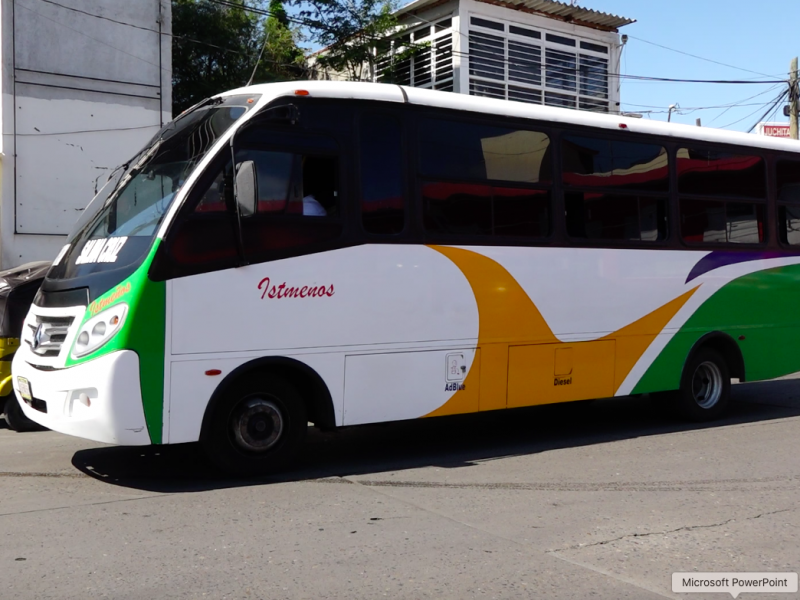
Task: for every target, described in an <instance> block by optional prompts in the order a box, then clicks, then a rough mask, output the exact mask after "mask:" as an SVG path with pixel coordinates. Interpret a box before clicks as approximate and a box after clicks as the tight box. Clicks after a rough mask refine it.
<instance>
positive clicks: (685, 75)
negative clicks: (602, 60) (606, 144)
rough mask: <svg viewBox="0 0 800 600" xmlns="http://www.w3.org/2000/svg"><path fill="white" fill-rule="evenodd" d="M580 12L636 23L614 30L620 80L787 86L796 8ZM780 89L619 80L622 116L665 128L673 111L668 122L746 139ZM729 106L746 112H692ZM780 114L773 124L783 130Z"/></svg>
mask: <svg viewBox="0 0 800 600" xmlns="http://www.w3.org/2000/svg"><path fill="white" fill-rule="evenodd" d="M578 4H579V5H580V6H583V7H585V8H591V9H594V10H598V11H602V12H606V13H612V14H616V15H620V16H624V17H628V18H631V19H636V21H637V22H636V23H633V24H631V25H626V26H625V27H622V28H620V33H626V34H628V36H629V40H628V43H627V46H626V47H625V49H624V51H623V58H622V69H621V72H622V73H623V74H625V75H645V76H650V77H669V78H680V79H725V80H729V79H736V80H755V81H758V80H765V79H786V78H787V77H788V72H789V62H790V60H791V59H792V58H793V57H795V56H798V55H799V54H800V0H757V1H753V0H749V1H745V0H670V1H660V0H579V1H578ZM647 42H650V43H647ZM652 44H660V45H662V46H667V47H669V48H673V49H676V50H680V51H682V52H686V53H689V54H695V55H697V56H701V57H703V58H706V59H709V60H713V61H717V62H720V63H725V64H728V65H732V66H735V67H738V69H735V68H730V67H725V66H722V65H719V64H714V63H711V62H706V61H704V60H699V59H697V58H692V57H689V56H685V55H682V54H679V53H676V52H672V51H670V50H666V49H664V48H659V47H657V46H654V45H652ZM740 69H745V70H740ZM749 71H752V72H749ZM767 76H768V77H767ZM770 88H773V89H770ZM784 89H786V86H785V85H780V86H775V84H766V85H764V84H761V85H721V84H698V83H663V82H652V81H632V80H623V83H622V92H621V98H622V108H623V110H625V111H630V112H643V111H655V112H652V113H649V114H645V116H644V118H652V119H656V120H663V121H666V119H667V112H666V111H667V108H668V107H669V105H670V104H676V103H677V104H678V105H679V106H680V107H681V110H680V111H679V113H678V114H675V113H673V115H672V121H673V122H680V123H689V124H692V125H693V124H694V123H695V119H696V118H698V117H699V118H701V119H702V124H703V126H709V127H725V128H727V129H731V130H735V131H747V130H748V129H749V128H750V127H751V126H752V125H753V124H754V123H756V122H757V121H758V119H759V117H761V115H762V114H763V113H764V112H765V111H766V110H767V107H768V106H769V104H771V103H772V101H774V100H775V98H776V97H777V96H778V94H779V93H780V92H781V91H782V90H784ZM757 94H760V95H758V96H756V95H757ZM752 96H756V97H754V98H752ZM730 104H740V105H747V106H737V107H734V108H730V109H726V108H710V109H708V110H693V109H697V108H701V107H718V106H722V105H730ZM782 106H783V105H781V106H780V107H779V109H778V111H777V112H776V113H775V115H774V117H773V118H772V119H770V120H771V121H777V122H788V118H786V117H784V116H783V110H782ZM736 121H738V122H736Z"/></svg>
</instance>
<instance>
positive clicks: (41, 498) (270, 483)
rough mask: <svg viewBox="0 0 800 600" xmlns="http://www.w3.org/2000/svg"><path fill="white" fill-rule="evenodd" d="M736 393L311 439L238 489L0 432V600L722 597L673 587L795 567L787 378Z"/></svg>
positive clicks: (794, 389)
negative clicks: (674, 409)
mask: <svg viewBox="0 0 800 600" xmlns="http://www.w3.org/2000/svg"><path fill="white" fill-rule="evenodd" d="M733 396H734V400H735V403H734V405H733V407H732V410H731V412H730V415H729V416H728V417H727V418H726V419H724V420H722V421H720V422H716V423H713V424H705V425H688V424H686V423H682V422H679V421H675V420H673V419H671V418H670V417H668V416H665V415H663V414H661V413H660V412H659V411H658V410H657V409H656V408H655V407H654V406H653V405H652V404H651V403H650V402H649V401H648V400H647V399H646V398H625V399H614V400H605V401H597V402H592V403H578V404H575V405H560V406H546V407H538V408H533V409H525V410H518V411H513V412H499V413H491V414H483V415H470V416H465V417H452V418H440V419H429V420H424V421H413V422H403V423H393V424H389V425H380V426H365V427H357V428H350V429H345V430H342V431H339V432H331V433H322V432H319V431H317V430H311V432H310V435H309V443H308V444H307V446H306V448H305V450H304V452H303V454H302V456H301V457H300V459H299V460H298V463H297V464H296V465H295V467H294V468H293V469H291V470H288V471H286V472H285V473H282V474H280V475H277V476H272V477H269V478H260V479H251V480H241V479H230V478H226V477H224V476H221V475H219V474H217V473H214V472H213V471H211V470H210V469H209V468H208V467H207V466H206V464H205V462H204V461H203V460H202V458H201V457H200V455H199V451H198V449H197V448H196V447H195V446H194V445H191V444H189V445H180V446H168V447H148V448H120V447H111V446H105V445H103V444H97V443H94V442H88V441H85V440H80V439H76V438H71V437H68V436H64V435H61V434H57V433H54V432H49V431H45V432H34V433H24V434H18V433H14V432H12V431H9V430H7V429H5V428H4V423H3V422H2V420H0V598H2V599H3V600H5V599H17V598H20V599H28V598H31V599H37V600H39V599H50V598H53V599H67V598H68V599H73V598H74V599H81V600H86V599H93V598H109V599H115V600H116V599H121V600H122V599H130V600H134V599H135V600H140V599H141V600H145V599H147V600H152V599H160V598H187V599H195V598H231V599H238V598H243V599H245V598H246V599H257V598H263V599H283V598H287V599H301V598H303V599H304V598H308V599H317V598H342V599H362V598H363V599H370V600H372V599H375V598H400V599H409V600H416V599H427V598H447V599H450V598H452V599H472V598H482V599H484V598H485V599H490V598H498V599H504V598H537V599H538V598H545V599H547V598H554V599H575V600H584V599H590V598H596V599H603V600H604V599H608V600H616V599H626V598H630V599H643V600H648V599H656V598H689V599H691V600H695V599H696V600H702V599H704V598H729V597H730V595H728V594H721V593H714V594H710V593H709V594H675V593H673V592H672V591H671V575H672V573H673V572H677V571H683V572H713V571H721V572H722V571H734V572H739V571H744V572H748V571H749V572H764V571H767V572H798V571H799V570H800V497H799V496H798V490H799V489H800V379H796V378H793V377H790V378H787V379H784V380H779V381H772V382H763V383H752V384H741V385H736V386H734V387H733ZM793 597H794V598H797V597H800V595H798V594H777V593H774V594H769V593H767V594H753V593H744V594H742V595H741V596H740V598H743V599H749V598H753V599H773V598H774V599H777V600H789V599H791V598H793Z"/></svg>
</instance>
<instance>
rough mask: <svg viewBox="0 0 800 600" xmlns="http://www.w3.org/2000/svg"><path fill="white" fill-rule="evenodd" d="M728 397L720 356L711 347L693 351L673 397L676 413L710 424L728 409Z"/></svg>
mask: <svg viewBox="0 0 800 600" xmlns="http://www.w3.org/2000/svg"><path fill="white" fill-rule="evenodd" d="M730 396H731V376H730V371H729V370H728V365H727V364H726V363H725V359H724V358H722V355H721V354H720V353H719V352H717V351H716V350H713V349H711V348H701V349H699V350H698V351H696V352H693V353H692V355H691V356H690V357H689V360H688V361H686V365H685V366H684V368H683V375H682V376H681V389H680V390H679V391H678V392H677V393H676V394H675V396H674V398H675V408H676V409H677V411H678V414H679V415H680V416H681V417H683V418H684V419H687V420H689V421H697V422H701V421H713V420H715V419H718V418H720V417H721V416H722V415H723V414H724V413H725V411H726V410H727V409H728V405H729V404H730Z"/></svg>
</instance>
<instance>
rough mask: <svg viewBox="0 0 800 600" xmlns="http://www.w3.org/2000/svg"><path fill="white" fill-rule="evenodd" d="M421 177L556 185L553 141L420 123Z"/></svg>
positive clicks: (524, 132)
mask: <svg viewBox="0 0 800 600" xmlns="http://www.w3.org/2000/svg"><path fill="white" fill-rule="evenodd" d="M419 155H420V172H421V173H422V174H423V175H426V176H429V177H431V178H436V179H458V180H473V181H485V180H495V181H513V182H519V183H540V182H549V181H550V180H551V177H552V176H551V172H552V166H551V157H550V156H551V155H550V139H549V138H548V137H547V135H546V134H544V133H540V132H537V131H527V130H516V129H507V128H504V127H492V126H488V125H475V124H471V123H459V122H456V121H440V120H433V119H426V120H423V121H422V122H421V124H420V145H419Z"/></svg>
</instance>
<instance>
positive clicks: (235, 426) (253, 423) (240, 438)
mask: <svg viewBox="0 0 800 600" xmlns="http://www.w3.org/2000/svg"><path fill="white" fill-rule="evenodd" d="M230 426H231V429H232V432H233V437H234V439H235V440H236V443H237V444H238V445H239V447H240V448H242V449H243V450H246V451H248V452H265V451H267V450H269V449H270V448H272V447H273V446H274V445H275V444H277V443H278V441H279V440H280V439H281V436H282V435H283V430H284V426H285V423H284V418H283V413H282V412H281V410H280V408H278V405H277V404H276V403H275V402H274V401H272V400H271V399H269V398H263V397H256V398H250V399H246V400H244V401H242V402H241V403H240V406H239V407H238V408H237V409H236V410H235V411H234V412H233V414H232V415H231V421H230Z"/></svg>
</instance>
